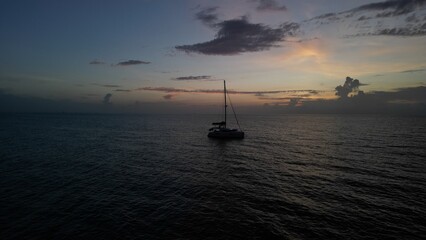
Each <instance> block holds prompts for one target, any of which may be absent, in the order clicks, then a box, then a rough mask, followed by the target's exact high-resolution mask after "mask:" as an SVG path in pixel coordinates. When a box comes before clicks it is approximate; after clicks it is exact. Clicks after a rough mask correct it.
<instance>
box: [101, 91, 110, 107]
mask: <svg viewBox="0 0 426 240" xmlns="http://www.w3.org/2000/svg"><path fill="white" fill-rule="evenodd" d="M111 97H112V94H111V93H107V94H106V95H105V96H104V98H103V100H102V103H103V104H104V105H110V104H112V102H111Z"/></svg>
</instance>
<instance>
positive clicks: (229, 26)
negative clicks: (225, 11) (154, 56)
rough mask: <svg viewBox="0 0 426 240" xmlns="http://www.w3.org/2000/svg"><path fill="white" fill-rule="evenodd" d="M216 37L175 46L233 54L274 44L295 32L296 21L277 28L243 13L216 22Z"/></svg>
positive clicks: (187, 50) (195, 51)
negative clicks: (257, 22) (237, 16)
mask: <svg viewBox="0 0 426 240" xmlns="http://www.w3.org/2000/svg"><path fill="white" fill-rule="evenodd" d="M215 27H216V28H217V29H218V31H217V34H216V38H215V39H213V40H211V41H208V42H203V43H196V44H192V45H181V46H176V47H175V48H176V49H177V50H179V51H184V52H186V53H198V54H205V55H236V54H240V53H244V52H258V51H265V50H268V49H270V48H271V47H277V46H278V43H279V42H281V41H283V40H284V39H285V38H286V37H289V36H295V35H296V33H297V32H298V30H299V24H297V23H284V24H281V25H280V26H279V27H278V28H271V27H269V26H267V25H263V24H253V23H250V22H248V20H247V18H246V17H241V18H239V19H232V20H226V21H223V22H220V23H217V24H215Z"/></svg>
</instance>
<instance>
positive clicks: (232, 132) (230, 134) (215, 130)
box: [207, 80, 244, 139]
mask: <svg viewBox="0 0 426 240" xmlns="http://www.w3.org/2000/svg"><path fill="white" fill-rule="evenodd" d="M223 94H224V95H225V105H224V110H225V111H224V112H225V120H224V121H221V122H214V123H212V125H214V127H212V128H210V129H209V134H208V135H207V136H208V137H209V138H222V139H242V138H244V132H243V131H241V128H240V124H239V123H238V119H237V115H236V114H235V111H234V107H233V106H232V103H231V107H232V111H233V112H234V116H235V120H236V122H237V124H238V129H236V128H233V129H230V128H227V127H226V117H227V116H226V115H227V114H226V112H227V111H226V109H227V107H228V105H226V81H225V80H223Z"/></svg>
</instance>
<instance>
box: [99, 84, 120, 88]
mask: <svg viewBox="0 0 426 240" xmlns="http://www.w3.org/2000/svg"><path fill="white" fill-rule="evenodd" d="M98 86H102V87H107V88H117V87H121V86H120V85H114V84H104V85H98Z"/></svg>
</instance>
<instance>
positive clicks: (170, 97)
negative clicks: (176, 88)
mask: <svg viewBox="0 0 426 240" xmlns="http://www.w3.org/2000/svg"><path fill="white" fill-rule="evenodd" d="M174 96H176V95H175V94H166V95H164V96H163V98H164V99H166V100H171V99H172V98H173V97H174Z"/></svg>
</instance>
